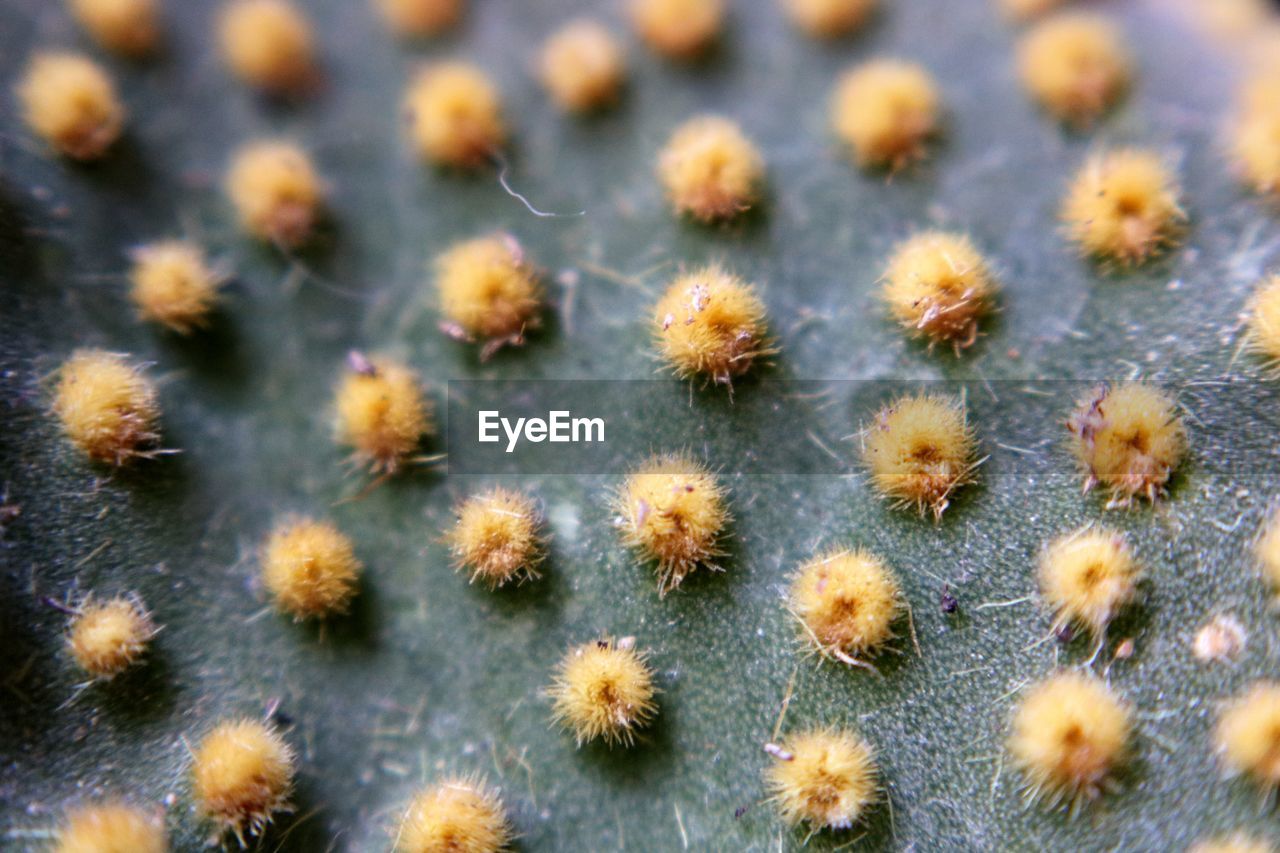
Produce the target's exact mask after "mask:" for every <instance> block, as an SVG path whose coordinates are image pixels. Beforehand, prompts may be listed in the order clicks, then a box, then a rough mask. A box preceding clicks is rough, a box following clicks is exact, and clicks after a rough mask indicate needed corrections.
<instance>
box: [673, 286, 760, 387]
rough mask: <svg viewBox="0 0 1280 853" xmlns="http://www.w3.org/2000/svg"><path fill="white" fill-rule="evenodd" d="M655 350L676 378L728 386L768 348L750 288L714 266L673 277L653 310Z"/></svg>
mask: <svg viewBox="0 0 1280 853" xmlns="http://www.w3.org/2000/svg"><path fill="white" fill-rule="evenodd" d="M653 323H654V335H655V341H656V343H657V347H658V352H659V353H660V354H661V355H662V357H663V359H665V360H666V362H667V363H668V364H669V365H671V368H672V369H673V370H675V372H676V373H677V374H679V375H680V376H681V377H684V378H687V379H692V378H694V377H698V376H701V377H704V378H707V379H710V380H712V381H713V382H716V383H718V384H721V385H731V384H732V383H733V380H734V378H736V377H738V376H741V375H743V374H744V373H746V372H747V371H748V370H750V369H751V366H752V365H753V364H755V363H756V361H757V360H759V359H760V358H761V357H762V356H765V355H768V354H769V353H771V352H773V350H772V349H771V348H770V346H769V341H768V331H767V328H766V326H765V307H764V303H763V302H761V301H760V297H758V296H756V294H755V291H754V289H753V288H752V287H751V286H750V285H748V284H745V283H744V282H743V281H742V280H741V279H739V278H738V277H737V276H735V275H733V274H731V273H728V272H726V271H725V270H723V269H721V268H720V267H718V266H709V267H703V268H702V269H698V270H694V271H693V272H689V273H685V274H683V275H680V276H678V277H677V278H676V279H675V281H673V282H671V285H670V286H669V287H668V288H667V291H666V293H664V294H663V295H662V298H661V299H659V300H658V304H657V305H655V306H654V309H653Z"/></svg>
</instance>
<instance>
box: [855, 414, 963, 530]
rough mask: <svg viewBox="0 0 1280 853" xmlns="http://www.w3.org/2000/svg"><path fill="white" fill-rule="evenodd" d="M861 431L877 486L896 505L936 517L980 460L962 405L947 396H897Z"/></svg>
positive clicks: (864, 457) (866, 459)
mask: <svg viewBox="0 0 1280 853" xmlns="http://www.w3.org/2000/svg"><path fill="white" fill-rule="evenodd" d="M862 437H863V443H862V460H863V463H864V464H865V465H866V466H867V470H868V472H869V473H870V475H871V483H872V485H873V486H875V489H876V491H878V492H880V494H881V495H883V496H884V497H885V498H887V499H889V500H890V501H892V502H893V505H894V506H895V507H915V508H916V510H917V511H919V513H920V514H921V515H924V514H925V512H926V511H928V512H932V513H933V517H934V519H935V520H938V519H941V518H942V513H943V512H945V511H946V509H947V507H948V506H949V505H950V503H951V495H952V493H953V492H955V490H956V489H958V488H959V487H961V486H963V485H965V484H967V483H970V482H972V481H973V479H974V471H975V470H976V469H977V467H978V465H979V460H977V459H975V458H974V456H975V449H976V440H975V438H974V435H973V430H972V428H971V427H970V426H969V422H968V419H967V417H966V415H965V409H964V405H963V404H962V403H960V402H959V401H956V400H951V399H947V398H946V397H941V396H937V395H932V394H918V395H915V396H910V397H903V398H901V399H898V400H895V401H894V402H892V403H889V404H888V405H886V406H885V407H884V408H882V409H880V411H878V412H877V413H876V415H875V417H874V418H872V420H871V423H870V424H868V425H867V427H866V428H865V429H864V430H863V432H862Z"/></svg>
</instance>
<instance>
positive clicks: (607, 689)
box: [547, 637, 658, 746]
mask: <svg viewBox="0 0 1280 853" xmlns="http://www.w3.org/2000/svg"><path fill="white" fill-rule="evenodd" d="M646 657H647V654H646V653H645V652H640V651H637V650H636V648H635V638H634V637H623V638H622V639H620V640H617V641H614V640H611V639H602V640H597V641H595V642H591V643H585V644H583V645H581V646H575V647H573V648H571V649H569V651H568V653H567V654H566V655H565V656H564V658H563V659H562V660H561V661H560V665H559V666H558V667H557V669H556V674H555V678H554V680H553V681H552V683H551V687H550V688H548V691H547V692H548V695H549V696H550V697H551V699H552V703H553V705H552V712H553V720H554V721H555V722H556V723H558V724H559V725H560V726H562V727H563V728H564V729H566V730H567V731H570V732H572V733H573V736H574V738H575V739H576V740H577V742H578V745H579V746H581V745H582V744H584V743H586V742H588V741H592V740H596V739H597V738H600V739H603V740H604V741H605V742H606V743H607V744H609V745H610V746H612V745H614V744H623V745H625V746H630V745H631V744H632V743H633V742H634V740H635V733H636V730H637V729H641V728H644V727H645V726H647V725H648V724H649V723H650V722H651V721H652V720H653V718H654V716H655V715H656V714H657V713H658V706H657V703H656V702H655V701H654V696H655V695H656V694H657V692H658V691H657V689H656V688H655V687H654V686H653V670H651V669H650V668H649V665H648V663H646V661H645V658H646Z"/></svg>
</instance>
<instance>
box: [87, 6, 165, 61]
mask: <svg viewBox="0 0 1280 853" xmlns="http://www.w3.org/2000/svg"><path fill="white" fill-rule="evenodd" d="M68 5H69V6H70V8H71V13H72V14H73V15H75V17H76V20H77V21H79V22H80V26H82V27H84V28H85V30H86V31H87V32H88V33H89V35H91V36H92V37H93V39H94V41H96V42H97V43H98V44H100V45H102V46H103V47H104V48H106V49H107V50H110V51H112V52H113V53H118V54H120V55H122V56H128V57H141V56H145V55H146V54H148V53H151V52H152V51H153V50H155V48H156V45H157V43H158V42H159V41H160V21H159V14H158V10H157V2H156V0H70V2H69V4H68Z"/></svg>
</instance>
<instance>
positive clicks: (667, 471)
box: [615, 454, 729, 596]
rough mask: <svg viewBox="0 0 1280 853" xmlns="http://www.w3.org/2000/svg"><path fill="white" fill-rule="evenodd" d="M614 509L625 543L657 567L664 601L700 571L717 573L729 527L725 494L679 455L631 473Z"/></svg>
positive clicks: (690, 460)
mask: <svg viewBox="0 0 1280 853" xmlns="http://www.w3.org/2000/svg"><path fill="white" fill-rule="evenodd" d="M615 501H616V505H617V508H618V514H619V516H620V522H621V525H622V535H623V539H624V541H625V542H626V543H627V544H628V545H629V546H631V547H632V548H635V549H636V550H637V551H639V552H640V554H642V555H643V556H644V557H645V558H646V559H649V560H653V561H655V562H656V563H657V566H658V595H659V596H665V595H666V594H667V593H668V592H669V591H671V590H673V589H675V588H676V587H678V586H679V585H680V582H681V581H683V580H684V579H685V578H686V577H687V576H688V575H689V573H690V572H692V571H693V570H694V569H696V568H697V567H698V566H699V565H704V566H706V567H708V568H710V569H713V570H715V569H718V567H717V566H715V565H714V564H713V563H712V562H711V561H712V560H714V559H715V558H716V557H719V556H721V555H722V554H723V553H724V552H723V551H721V550H720V547H719V541H720V536H721V535H722V533H723V531H724V528H725V525H726V524H728V523H729V510H728V509H727V508H726V507H725V499H724V490H723V489H721V487H720V484H719V483H718V482H716V478H715V475H714V474H712V473H711V472H710V471H708V470H707V468H706V467H705V466H704V465H703V464H702V463H700V462H698V461H697V460H695V459H693V458H692V457H690V456H685V455H681V454H668V455H665V456H655V457H653V458H651V459H649V460H648V461H646V462H645V463H643V464H642V465H640V466H639V467H638V468H636V469H635V471H633V472H632V473H631V474H630V475H629V476H628V477H627V479H626V482H625V483H623V486H622V489H621V490H620V491H619V492H618V494H617V496H616V498H615Z"/></svg>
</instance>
